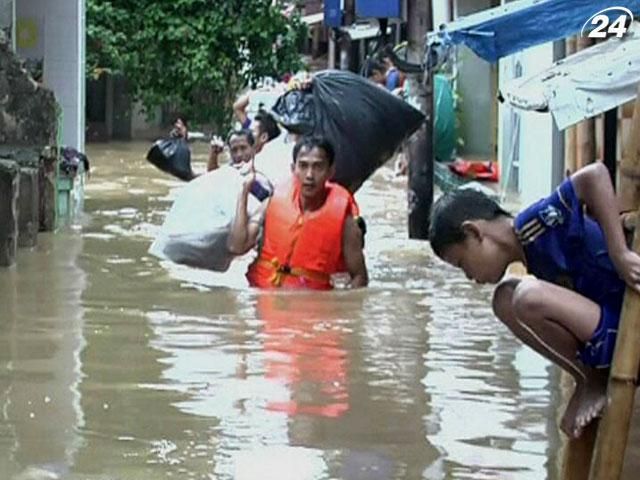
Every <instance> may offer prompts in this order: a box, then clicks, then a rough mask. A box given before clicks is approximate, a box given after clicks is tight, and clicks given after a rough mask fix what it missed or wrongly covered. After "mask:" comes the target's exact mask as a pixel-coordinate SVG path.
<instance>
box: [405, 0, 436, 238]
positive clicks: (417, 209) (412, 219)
mask: <svg viewBox="0 0 640 480" xmlns="http://www.w3.org/2000/svg"><path fill="white" fill-rule="evenodd" d="M407 7H408V14H407V16H408V19H409V20H408V22H407V35H408V37H409V54H410V55H411V56H412V57H410V60H411V61H413V62H416V63H419V62H421V61H422V54H423V52H424V40H425V35H426V34H427V32H429V31H431V30H432V29H433V10H432V4H431V0H410V1H409V3H408V5H407ZM423 77H424V78H423V79H419V78H416V76H415V75H411V76H410V77H409V78H408V79H407V80H408V84H409V89H410V90H411V91H412V92H414V94H415V95H416V97H417V98H418V100H419V103H420V107H421V110H422V112H423V113H424V114H425V116H426V121H425V123H424V124H423V125H422V127H420V129H419V130H418V132H417V133H416V134H415V136H414V137H413V138H412V140H411V142H410V143H409V148H408V154H409V155H408V157H409V158H408V160H409V176H408V181H409V194H408V197H409V205H408V207H409V238H415V239H419V240H426V239H428V238H429V219H430V217H431V206H432V204H433V171H434V165H433V162H434V158H433V72H432V71H428V72H424V74H423Z"/></svg>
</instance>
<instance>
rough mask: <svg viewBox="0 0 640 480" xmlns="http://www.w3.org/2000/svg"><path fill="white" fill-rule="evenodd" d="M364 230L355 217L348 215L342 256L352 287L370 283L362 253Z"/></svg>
mask: <svg viewBox="0 0 640 480" xmlns="http://www.w3.org/2000/svg"><path fill="white" fill-rule="evenodd" d="M362 245H363V242H362V231H361V230H360V227H358V225H357V224H356V221H355V220H354V219H353V217H347V219H346V220H345V223H344V232H343V234H342V256H343V257H344V263H345V264H346V267H347V271H348V272H349V276H350V277H351V281H350V282H349V287H350V288H360V287H366V286H367V284H368V283H369V276H368V273H367V265H366V264H365V261H364V254H363V253H362Z"/></svg>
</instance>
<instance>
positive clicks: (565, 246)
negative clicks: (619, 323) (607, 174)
mask: <svg viewBox="0 0 640 480" xmlns="http://www.w3.org/2000/svg"><path fill="white" fill-rule="evenodd" d="M514 226H515V232H516V235H517V237H518V239H519V241H520V243H521V245H522V247H523V249H524V253H525V257H526V261H527V267H528V270H529V272H530V273H532V274H533V275H535V276H536V277H538V278H539V279H541V280H546V281H548V282H551V283H555V284H557V285H561V286H565V287H568V288H571V289H572V290H574V291H576V292H577V293H579V294H581V295H583V296H584V297H587V298H589V299H591V300H593V301H594V302H596V303H598V304H599V305H601V306H602V305H608V306H611V307H613V308H616V307H617V308H618V309H619V308H620V306H621V305H622V299H623V296H624V291H625V283H624V281H623V280H622V279H621V278H620V276H619V275H618V273H617V272H616V269H615V267H614V266H613V263H612V262H611V259H610V257H609V253H608V251H607V244H606V241H605V237H604V232H603V231H602V228H601V227H600V225H599V224H598V223H597V222H595V221H594V220H593V219H591V218H590V217H588V216H587V215H585V214H584V211H583V207H582V205H581V203H580V201H579V199H578V198H577V197H576V193H575V190H574V189H573V184H572V183H571V180H569V179H568V180H565V181H564V182H563V183H562V184H561V185H560V186H559V187H558V189H557V190H556V191H555V192H554V193H553V194H552V195H551V196H549V197H548V198H545V199H543V200H540V201H538V202H536V203H534V204H533V205H531V206H530V207H528V208H527V209H525V210H524V211H522V212H521V213H520V214H518V216H517V217H516V218H515V221H514Z"/></svg>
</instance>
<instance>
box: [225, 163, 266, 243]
mask: <svg viewBox="0 0 640 480" xmlns="http://www.w3.org/2000/svg"><path fill="white" fill-rule="evenodd" d="M254 178H255V177H254V176H253V175H250V178H249V179H248V180H247V181H246V182H245V183H244V185H243V188H242V191H241V192H240V195H239V196H238V203H237V204H236V216H235V218H234V219H233V225H231V232H230V233H229V238H228V239H227V249H228V250H229V253H232V254H234V255H244V254H245V253H247V252H248V251H249V250H251V249H252V248H253V247H255V245H256V243H257V241H258V233H259V232H260V223H261V222H262V218H263V216H264V212H265V210H266V207H267V203H268V202H269V200H268V199H267V200H265V201H264V202H262V205H261V206H260V208H259V210H258V211H257V212H256V213H255V214H254V215H253V216H252V217H251V218H249V214H248V213H247V203H248V197H249V191H250V190H251V184H252V183H253V179H254Z"/></svg>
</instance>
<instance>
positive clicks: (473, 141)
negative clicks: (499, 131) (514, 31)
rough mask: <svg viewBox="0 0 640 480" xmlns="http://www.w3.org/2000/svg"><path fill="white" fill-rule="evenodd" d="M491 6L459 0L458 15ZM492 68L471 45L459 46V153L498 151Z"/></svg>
mask: <svg viewBox="0 0 640 480" xmlns="http://www.w3.org/2000/svg"><path fill="white" fill-rule="evenodd" d="M491 5H492V3H491V0H458V1H457V2H456V5H455V7H456V8H455V12H454V13H455V18H458V17H461V16H466V15H471V14H472V13H476V12H479V11H482V10H486V9H488V8H491ZM440 10H441V9H439V10H438V13H439V18H442V16H443V15H444V13H443V12H440ZM492 68H495V67H492V66H491V64H489V63H488V62H486V61H485V60H482V59H481V58H479V57H477V56H476V55H475V54H474V53H473V52H472V51H471V50H469V49H468V48H466V47H461V48H460V49H459V53H458V67H457V69H458V74H457V89H458V93H459V95H460V97H461V99H462V103H461V105H460V112H461V114H460V130H459V134H460V135H461V136H462V138H463V140H464V146H463V147H461V148H460V153H462V154H465V155H472V156H478V157H488V158H491V157H493V156H494V154H495V152H494V150H495V130H494V127H495V123H494V120H493V117H494V116H495V113H494V103H495V89H494V87H493V80H492Z"/></svg>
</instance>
